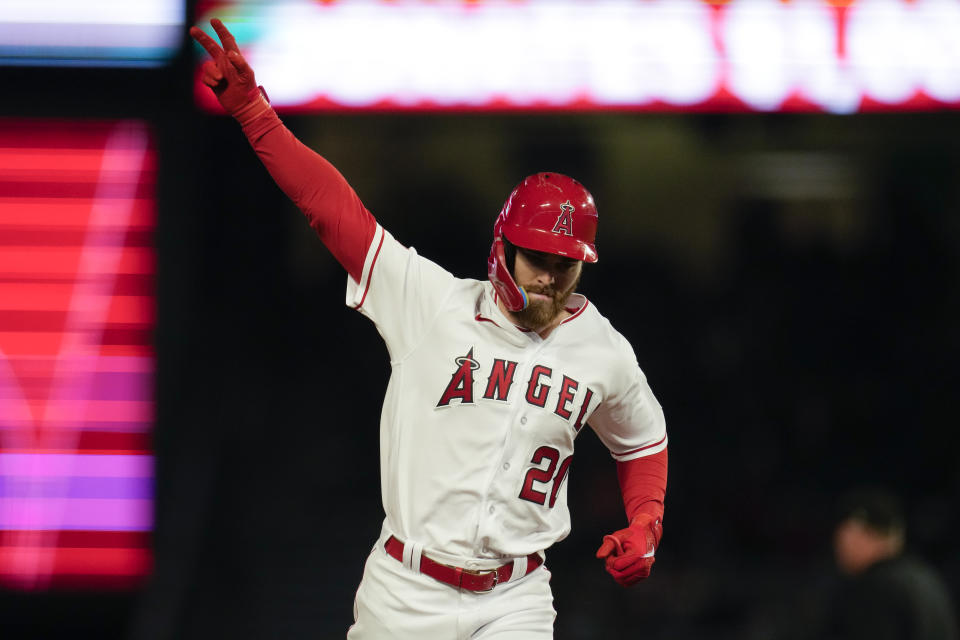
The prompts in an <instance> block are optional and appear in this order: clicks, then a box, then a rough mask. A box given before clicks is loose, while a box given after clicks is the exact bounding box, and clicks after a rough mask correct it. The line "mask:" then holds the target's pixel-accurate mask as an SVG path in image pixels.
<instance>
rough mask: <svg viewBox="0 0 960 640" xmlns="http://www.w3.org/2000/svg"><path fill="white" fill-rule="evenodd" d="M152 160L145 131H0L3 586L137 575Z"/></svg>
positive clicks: (146, 400) (147, 480)
mask: <svg viewBox="0 0 960 640" xmlns="http://www.w3.org/2000/svg"><path fill="white" fill-rule="evenodd" d="M154 162H155V158H154V152H153V149H152V142H151V138H150V135H149V132H148V130H147V129H146V127H145V126H144V124H142V123H140V122H136V121H132V122H93V123H91V122H84V121H55V122H50V121H10V120H0V585H2V586H4V587H7V588H18V589H44V588H49V587H58V586H70V587H121V588H122V587H129V586H135V585H136V584H138V583H139V582H141V581H142V579H143V577H144V576H146V575H147V574H148V573H149V571H150V565H151V553H150V538H149V535H150V531H151V529H152V519H153V506H152V504H153V480H152V479H153V457H152V455H151V446H150V431H151V428H152V424H153V420H154V417H153V416H154V401H153V375H154V353H153V347H152V331H153V326H154V317H155V312H154V273H155V260H154V249H153V229H154V225H155V215H156V212H155V201H154V183H155V166H154Z"/></svg>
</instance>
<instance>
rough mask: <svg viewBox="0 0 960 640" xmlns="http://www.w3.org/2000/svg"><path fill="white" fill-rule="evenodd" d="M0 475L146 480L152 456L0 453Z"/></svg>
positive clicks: (149, 474)
mask: <svg viewBox="0 0 960 640" xmlns="http://www.w3.org/2000/svg"><path fill="white" fill-rule="evenodd" d="M0 475H5V476H20V477H27V478H48V477H66V476H85V477H90V478H149V477H152V476H153V456H148V455H120V454H117V455H103V454H69V453H0Z"/></svg>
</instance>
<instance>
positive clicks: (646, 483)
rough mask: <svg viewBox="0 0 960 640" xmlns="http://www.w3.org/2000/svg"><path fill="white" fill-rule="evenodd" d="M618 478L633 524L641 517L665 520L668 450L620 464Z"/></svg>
mask: <svg viewBox="0 0 960 640" xmlns="http://www.w3.org/2000/svg"><path fill="white" fill-rule="evenodd" d="M617 478H618V479H619V480H620V491H621V492H622V493H623V506H624V509H625V510H626V512H627V519H628V520H629V521H630V522H633V520H634V518H636V517H637V516H638V515H639V514H641V513H649V514H651V515H654V516H657V517H660V518H662V517H663V499H664V496H665V495H666V493H667V450H666V449H664V450H663V451H661V452H659V453H655V454H653V455H649V456H644V457H642V458H634V459H633V460H627V461H626V462H617Z"/></svg>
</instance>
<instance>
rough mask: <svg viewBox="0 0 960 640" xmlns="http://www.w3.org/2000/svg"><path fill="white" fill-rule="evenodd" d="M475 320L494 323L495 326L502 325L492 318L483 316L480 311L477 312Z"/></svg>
mask: <svg viewBox="0 0 960 640" xmlns="http://www.w3.org/2000/svg"><path fill="white" fill-rule="evenodd" d="M474 320H476V321H477V322H489V323H490V324H492V325H494V326H496V327H499V326H500V325H498V324H497V323H496V322H494V321H493V320H491V319H490V318H484V317H483V316H482V315H480V314H479V313H478V314H477V317H476V318H474Z"/></svg>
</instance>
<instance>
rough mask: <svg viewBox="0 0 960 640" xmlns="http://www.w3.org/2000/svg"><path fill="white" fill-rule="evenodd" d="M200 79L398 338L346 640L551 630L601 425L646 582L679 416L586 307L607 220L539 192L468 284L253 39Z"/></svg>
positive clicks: (220, 29)
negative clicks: (290, 124)
mask: <svg viewBox="0 0 960 640" xmlns="http://www.w3.org/2000/svg"><path fill="white" fill-rule="evenodd" d="M211 24H212V25H213V28H214V30H215V31H216V32H217V35H218V36H219V39H220V43H221V44H217V43H216V42H215V41H214V40H213V39H212V38H210V37H209V36H207V35H206V34H204V32H203V31H201V30H200V29H198V28H196V27H194V28H192V29H191V30H190V33H191V35H192V36H193V37H194V38H195V39H196V40H197V41H198V42H199V43H200V44H201V45H203V47H204V48H205V49H206V50H207V51H208V52H209V54H210V56H211V57H212V60H208V61H207V62H205V63H204V65H203V68H202V81H203V82H204V83H205V84H206V85H207V86H209V87H210V88H211V89H212V90H213V92H214V93H215V94H216V96H217V98H218V100H219V101H220V104H221V105H223V107H224V108H225V109H226V110H227V111H228V112H229V113H230V114H231V115H233V117H234V118H236V119H237V121H238V122H239V123H240V125H241V127H242V129H243V132H244V133H245V134H246V136H247V138H248V139H249V141H250V144H251V145H252V146H253V149H254V150H255V151H256V153H257V155H258V156H259V157H260V159H261V161H262V162H263V163H264V165H265V166H266V167H267V170H268V171H269V172H270V174H271V176H272V177H273V178H274V180H276V182H277V184H278V185H279V186H280V187H281V189H283V190H284V192H285V193H286V194H287V195H288V196H289V197H290V198H291V199H292V200H293V201H294V202H295V203H296V204H297V206H298V207H299V208H300V209H301V210H302V211H303V213H304V214H305V215H306V217H307V219H308V220H309V222H310V226H311V227H313V229H314V230H315V231H316V232H317V234H318V235H319V236H320V239H321V240H322V241H323V243H324V244H325V245H326V246H327V247H328V248H329V250H330V251H331V253H332V254H333V255H334V257H336V259H337V260H338V261H339V262H340V264H342V265H343V266H344V268H345V269H346V270H347V273H348V278H347V293H346V302H347V304H348V305H350V306H351V307H353V308H355V309H357V310H358V311H360V312H361V313H362V314H363V315H365V316H367V317H368V318H370V319H371V320H372V321H373V322H374V323H375V324H376V327H377V329H378V331H379V332H380V335H381V336H383V339H384V342H385V343H386V346H387V350H388V352H389V356H390V366H391V376H390V382H389V385H388V387H387V392H386V397H385V399H384V403H383V412H382V416H381V421H380V472H381V491H382V496H383V508H384V511H385V513H386V517H385V518H384V521H383V528H382V533H381V535H380V537H379V539H378V540H377V542H376V544H375V545H374V547H373V550H372V552H371V553H370V556H369V558H368V559H367V562H366V566H365V568H364V574H363V579H362V581H361V583H360V587H359V589H358V590H357V595H356V600H355V604H354V616H355V623H354V624H353V625H352V626H351V627H350V630H349V631H348V634H347V637H348V638H350V639H351V640H364V639H368V638H416V639H417V640H425V639H428V638H429V639H432V638H438V639H454V638H456V639H461V638H485V639H486V638H497V639H508V638H516V639H524V640H530V639H537V638H552V637H553V621H554V618H555V617H556V612H555V611H554V609H553V604H552V603H553V597H552V594H551V591H550V585H549V580H550V573H549V571H548V570H547V568H546V566H545V564H544V562H545V555H544V551H545V550H546V549H547V548H548V547H550V545H552V544H553V543H554V542H557V541H558V540H562V539H563V538H564V537H565V536H566V535H567V534H568V533H569V531H570V514H569V511H568V509H567V505H566V493H567V492H566V482H565V480H566V478H567V476H568V474H569V471H570V464H571V460H572V459H573V449H574V440H575V439H576V437H577V435H578V434H579V433H580V431H581V429H582V428H583V426H584V425H587V424H589V425H590V427H591V428H592V429H593V430H594V432H596V434H597V436H598V437H599V438H600V440H601V441H602V442H603V443H604V444H605V445H606V446H607V448H608V449H609V450H610V453H611V455H612V456H613V458H614V460H616V463H617V471H618V478H619V482H620V487H621V490H622V493H623V500H624V505H625V508H626V512H627V517H628V520H629V525H628V526H627V527H626V528H624V529H621V530H620V531H617V532H615V533H612V534H611V535H608V536H605V537H604V539H603V543H602V545H601V546H600V548H599V550H598V551H597V557H598V558H600V559H602V560H603V561H604V564H605V567H606V570H607V571H608V572H609V573H610V574H611V575H612V576H613V577H614V579H615V580H616V581H617V582H619V583H620V584H622V585H624V586H629V585H632V584H633V583H635V582H637V581H639V580H642V579H644V578H646V577H647V576H649V574H650V569H651V567H652V566H653V563H654V552H655V551H656V548H657V545H658V543H659V541H660V534H661V520H662V516H663V500H664V494H665V490H666V473H667V435H666V429H665V426H664V419H663V412H662V410H661V408H660V405H659V404H658V403H657V400H656V398H655V397H654V395H653V393H652V392H651V391H650V388H649V386H648V385H647V381H646V378H645V376H644V374H643V372H642V371H641V370H640V368H639V366H638V365H637V362H636V357H635V355H634V353H633V350H632V348H631V347H630V345H629V343H628V342H627V341H626V340H625V339H624V338H623V336H621V335H620V334H619V333H617V331H615V330H614V329H613V327H611V326H610V323H609V322H608V321H607V320H606V319H605V318H604V317H603V316H602V315H601V314H600V312H599V311H598V310H597V308H596V307H595V306H594V305H592V304H591V303H590V302H589V301H588V300H587V299H586V298H585V297H584V296H583V295H580V294H578V293H575V290H576V287H577V283H578V281H579V278H580V274H581V270H582V268H583V263H593V262H596V261H597V250H596V247H595V245H594V238H595V234H596V228H597V210H596V207H595V205H594V201H593V198H592V197H591V195H590V193H589V192H588V191H587V190H586V189H585V188H584V187H583V185H581V184H580V183H579V182H577V181H576V180H573V179H572V178H569V177H567V176H564V175H560V174H557V173H538V174H535V175H532V176H530V177H528V178H526V179H525V180H523V181H522V182H521V183H520V184H519V185H518V186H517V188H516V189H514V191H513V193H511V194H510V196H509V197H508V198H507V201H506V203H505V204H504V206H503V209H502V211H501V212H500V215H499V217H498V218H497V219H496V222H495V224H494V230H493V236H494V237H493V246H492V248H491V251H490V256H489V258H488V260H487V267H488V276H489V279H488V280H487V281H478V280H470V279H462V278H457V277H455V276H453V275H451V274H450V273H449V272H447V271H446V270H444V269H443V268H442V267H440V266H438V265H436V264H434V263H433V262H431V261H429V260H427V259H426V258H423V257H421V256H420V255H418V254H417V252H416V250H414V249H413V248H407V247H404V246H403V245H401V244H400V243H399V242H397V241H396V240H395V239H394V238H393V236H391V235H390V233H389V232H388V231H386V230H385V229H384V228H383V227H381V226H380V225H379V224H378V223H377V221H376V220H375V219H374V217H373V216H372V215H371V214H370V212H368V211H367V210H366V208H364V206H363V204H362V203H361V202H360V200H359V198H358V197H357V195H356V193H354V191H353V190H352V189H351V188H350V186H349V185H348V184H347V182H346V181H345V180H344V178H343V177H342V176H341V175H340V174H339V173H338V172H337V171H336V169H334V167H333V166H332V165H330V164H329V163H328V162H327V161H326V160H325V159H323V158H322V157H321V156H319V155H317V154H316V153H314V152H313V151H311V150H310V149H308V148H307V147H305V146H304V145H303V144H301V143H300V142H299V141H298V140H297V139H296V138H295V137H294V136H293V134H292V133H290V131H289V130H288V129H287V128H286V127H284V125H283V124H282V123H281V121H280V120H279V118H278V117H277V115H276V113H275V112H274V111H273V109H272V108H271V107H270V105H269V102H268V100H267V98H266V94H265V92H264V91H263V90H262V88H260V87H258V85H257V83H256V82H255V80H254V74H253V71H252V70H251V69H250V67H249V65H248V64H247V63H246V61H245V60H244V58H243V56H242V55H241V53H240V51H239V49H238V48H237V44H236V42H235V40H234V38H233V36H232V35H231V34H230V32H229V31H228V30H227V29H226V27H224V25H223V23H222V22H220V21H219V20H212V21H211Z"/></svg>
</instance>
